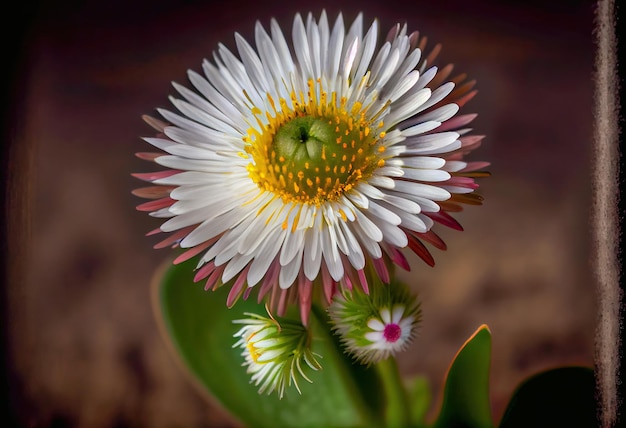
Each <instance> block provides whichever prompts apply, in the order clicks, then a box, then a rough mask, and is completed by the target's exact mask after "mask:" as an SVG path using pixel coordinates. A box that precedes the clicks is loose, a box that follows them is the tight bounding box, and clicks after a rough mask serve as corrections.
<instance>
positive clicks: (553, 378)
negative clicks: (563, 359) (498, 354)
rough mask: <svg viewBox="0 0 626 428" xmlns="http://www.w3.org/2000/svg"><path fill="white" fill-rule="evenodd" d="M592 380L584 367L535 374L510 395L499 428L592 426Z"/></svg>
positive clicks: (589, 372)
mask: <svg viewBox="0 0 626 428" xmlns="http://www.w3.org/2000/svg"><path fill="white" fill-rule="evenodd" d="M596 404H597V403H596V400H595V380H594V376H593V370H592V369H591V368H587V367H560V368H557V369H552V370H547V371H544V372H542V373H539V374H536V375H535V376H532V377H530V378H528V379H527V380H526V381H524V382H523V383H522V384H521V385H520V386H519V387H518V388H517V390H516V391H515V392H514V393H513V397H512V398H511V401H510V402H509V405H508V407H507V409H506V411H505V412H504V416H503V417H502V421H501V422H500V428H517V427H520V428H521V427H539V428H541V427H557V426H562V427H595V426H598V421H597V420H596V414H597V413H596V409H597V407H596Z"/></svg>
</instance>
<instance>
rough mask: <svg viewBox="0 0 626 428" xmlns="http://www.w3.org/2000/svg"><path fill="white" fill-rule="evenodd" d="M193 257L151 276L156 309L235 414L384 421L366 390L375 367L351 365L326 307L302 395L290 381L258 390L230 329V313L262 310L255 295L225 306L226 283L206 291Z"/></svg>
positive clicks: (274, 419)
mask: <svg viewBox="0 0 626 428" xmlns="http://www.w3.org/2000/svg"><path fill="white" fill-rule="evenodd" d="M193 267H194V264H193V262H186V263H183V264H180V265H177V266H171V267H170V268H169V269H168V270H167V271H166V272H165V274H164V275H163V277H162V278H161V281H160V282H159V283H158V284H156V285H157V286H158V291H157V292H158V305H157V311H158V314H157V316H158V317H159V318H160V319H162V321H163V323H164V328H165V331H166V336H167V337H168V338H169V339H170V340H171V344H172V345H173V347H174V348H175V350H176V353H177V354H178V355H179V356H180V358H181V359H182V362H183V363H184V366H185V367H186V369H188V370H189V372H190V373H191V374H192V375H193V377H194V378H195V379H196V380H197V381H198V383H199V384H200V386H201V387H202V388H203V390H204V391H206V392H208V393H209V395H210V396H212V397H213V398H215V399H216V400H217V401H218V402H219V403H220V404H221V405H222V406H223V407H225V408H226V409H227V410H228V411H229V412H230V413H231V414H232V415H233V416H235V417H236V418H237V419H239V420H240V421H241V422H243V423H244V424H245V425H247V426H253V427H259V428H262V427H268V428H277V427H316V428H317V427H366V426H372V427H374V426H381V424H382V423H381V422H380V421H381V416H380V411H381V409H379V408H377V406H375V405H374V404H375V402H377V401H380V400H376V398H377V397H374V400H373V401H372V397H365V395H371V394H372V393H375V392H376V391H377V390H379V389H380V388H379V387H378V378H377V376H376V373H375V371H373V370H366V369H364V368H363V367H361V366H355V365H353V364H352V361H351V360H350V359H349V358H348V357H347V356H345V355H344V353H343V352H342V350H341V349H340V347H339V345H338V343H337V341H336V340H335V337H334V336H333V335H332V334H331V333H330V329H329V326H328V320H327V318H325V311H320V310H314V311H313V312H312V314H311V319H310V327H311V328H312V329H313V337H314V339H313V345H312V348H313V351H314V352H316V353H318V354H320V355H321V356H322V358H321V359H320V360H319V361H320V363H321V365H322V370H319V371H315V372H310V373H308V375H309V377H310V378H311V380H312V381H313V383H311V384H309V383H308V382H301V383H300V387H301V390H302V396H300V395H299V394H298V392H297V391H296V390H295V388H287V391H286V392H285V397H284V398H283V399H282V400H280V399H279V398H278V397H277V396H276V394H272V395H260V394H259V393H258V390H257V388H256V387H255V386H254V385H252V384H250V376H249V375H248V374H247V373H246V370H245V368H244V367H242V364H243V362H244V358H243V357H242V356H241V350H240V349H239V348H236V349H235V348H232V345H233V344H234V343H235V339H234V338H233V334H234V333H235V332H236V331H237V330H238V329H239V326H237V325H235V324H233V322H232V321H233V320H235V319H240V318H243V317H244V315H243V313H244V312H252V313H258V314H266V312H265V307H264V305H261V304H257V303H256V301H255V300H254V299H252V298H251V299H249V300H240V301H239V302H238V303H237V304H235V305H234V307H233V308H231V309H228V308H227V307H226V304H225V302H226V296H227V294H228V291H229V289H230V287H228V286H224V287H221V288H220V289H218V290H217V291H215V292H212V291H210V292H205V291H204V290H203V288H202V285H201V284H195V283H193Z"/></svg>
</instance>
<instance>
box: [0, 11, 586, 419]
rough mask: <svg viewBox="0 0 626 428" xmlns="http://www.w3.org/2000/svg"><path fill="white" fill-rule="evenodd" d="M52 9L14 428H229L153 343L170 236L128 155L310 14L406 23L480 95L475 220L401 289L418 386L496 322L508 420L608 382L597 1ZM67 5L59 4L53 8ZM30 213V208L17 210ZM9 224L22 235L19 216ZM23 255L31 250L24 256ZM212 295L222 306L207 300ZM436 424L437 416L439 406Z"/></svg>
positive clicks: (21, 137)
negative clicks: (419, 307)
mask: <svg viewBox="0 0 626 428" xmlns="http://www.w3.org/2000/svg"><path fill="white" fill-rule="evenodd" d="M52 3H53V2H45V1H44V2H40V3H39V4H38V7H37V9H36V12H37V14H36V17H35V18H33V19H32V20H30V24H31V26H30V30H29V32H28V33H27V35H28V38H27V39H26V41H27V42H26V43H25V44H24V46H23V52H22V53H23V55H24V57H23V58H24V62H23V63H22V64H23V67H22V69H21V70H22V72H21V73H20V74H19V76H18V79H16V84H19V85H20V88H19V90H18V91H16V93H17V94H19V107H20V108H21V109H20V110H19V114H20V117H19V121H18V123H17V125H19V126H18V127H17V132H16V133H15V136H16V139H15V141H14V142H13V144H14V146H13V148H14V152H15V153H16V154H17V157H16V158H14V159H13V160H12V162H14V163H13V166H14V167H16V168H19V169H17V170H16V171H13V172H12V173H15V174H16V175H13V177H17V179H18V180H19V183H17V187H15V189H18V190H16V191H15V193H16V194H15V195H14V196H16V199H15V201H17V202H18V203H19V204H20V205H21V208H20V209H22V210H23V211H19V212H18V214H15V211H13V214H12V218H13V219H14V220H15V223H14V225H13V227H12V228H10V229H9V236H8V237H7V242H8V244H7V245H9V248H11V247H10V245H11V244H10V243H11V242H13V241H12V240H16V239H20V241H18V245H16V246H15V250H14V251H13V250H11V251H9V252H8V253H7V254H8V256H9V257H8V260H9V262H11V261H13V262H15V263H17V264H16V265H15V266H16V268H15V269H14V270H13V276H11V277H10V278H11V279H12V281H10V282H9V283H8V284H6V290H5V291H6V311H5V315H4V317H5V320H6V322H5V326H4V333H5V335H6V343H7V354H6V355H7V358H8V364H9V369H10V371H9V375H10V376H9V377H10V378H9V380H10V382H11V383H10V386H11V389H10V397H9V398H10V401H9V402H8V403H9V406H10V407H11V410H12V412H13V414H14V416H15V417H16V418H17V421H18V423H19V425H21V426H33V427H52V426H55V427H59V426H63V427H64V426H80V427H110V426H120V427H121V426H150V427H170V426H206V427H212V426H218V427H219V426H229V422H227V419H226V417H225V414H224V412H222V411H221V410H219V409H218V408H217V407H216V406H215V405H213V404H209V403H207V402H206V401H205V400H204V399H203V398H202V396H201V395H200V394H199V393H198V392H197V391H196V390H195V389H194V388H193V387H192V386H191V385H190V383H189V382H188V379H187V378H186V377H185V374H184V373H183V371H182V370H181V368H180V367H178V366H177V365H176V362H175V359H174V358H173V357H172V355H170V353H169V350H168V349H167V348H166V346H165V345H164V341H163V339H162V338H161V337H160V335H159V332H158V330H157V328H156V323H155V320H154V317H153V313H152V308H151V304H150V289H149V285H150V280H151V277H152V274H153V272H154V270H155V268H156V267H157V266H158V265H159V264H160V263H161V262H162V260H164V259H165V258H166V257H168V256H170V255H171V253H170V252H169V251H168V250H161V251H155V250H153V249H152V248H151V246H152V245H153V244H155V243H156V242H157V240H158V239H157V238H155V237H150V238H146V237H144V236H143V235H144V233H145V232H147V231H149V230H151V229H153V228H155V227H157V226H158V224H159V222H158V221H156V220H155V219H152V218H150V217H148V216H147V215H145V214H143V213H139V212H136V211H135V209H134V206H135V205H137V204H138V203H139V202H141V201H140V200H139V199H137V198H135V197H133V196H132V195H131V193H130V192H131V190H132V189H133V188H135V187H138V186H139V185H140V184H141V183H140V182H138V181H137V180H134V179H133V178H132V177H130V173H131V172H142V171H145V170H148V168H149V165H147V164H144V163H143V162H141V161H139V160H138V159H136V158H135V157H134V155H133V154H134V153H135V152H138V151H145V150H148V148H149V146H148V145H147V144H146V143H144V142H142V141H141V139H140V137H141V136H147V135H151V134H152V131H151V129H150V128H148V126H147V125H145V124H144V123H143V122H142V121H141V119H140V116H141V115H142V114H145V113H148V114H153V113H154V108H155V107H169V102H168V100H167V96H168V95H170V94H173V93H174V90H173V89H172V87H171V85H170V82H171V81H172V80H174V81H177V82H179V83H187V80H186V70H187V69H189V68H192V69H194V70H200V65H201V61H202V59H203V58H211V53H212V51H213V50H214V49H215V47H216V45H217V43H218V42H220V41H221V42H224V43H225V44H226V45H227V46H229V47H230V48H234V46H235V44H234V39H233V32H235V31H238V32H240V33H242V34H243V35H244V36H246V37H247V38H248V39H250V37H251V35H252V34H253V25H254V22H255V21H256V20H257V19H258V20H261V22H262V23H263V24H264V25H266V27H267V25H268V24H269V20H270V18H271V17H276V18H277V19H278V20H279V22H280V23H281V24H282V26H283V28H286V29H287V30H289V29H290V27H291V20H292V18H293V15H294V13H295V12H297V11H301V12H308V11H309V10H310V11H312V12H314V14H315V15H316V16H319V12H320V11H321V9H322V8H325V9H326V11H327V12H328V14H329V17H330V18H331V19H334V17H335V16H336V13H337V12H338V11H340V10H341V11H343V13H344V17H345V18H346V21H351V20H352V19H353V18H354V17H355V16H356V13H357V11H359V10H362V11H363V12H364V17H365V21H366V22H368V23H369V22H371V20H372V19H374V18H378V19H379V20H380V23H381V30H383V32H386V30H387V29H388V28H390V27H391V25H393V24H395V23H396V22H402V23H403V22H407V23H408V25H409V29H417V30H419V31H420V32H422V33H423V34H426V35H428V36H429V39H430V40H431V43H430V46H433V43H436V42H441V43H443V52H442V54H441V56H440V61H439V64H441V63H442V62H445V63H447V62H454V63H455V64H456V69H455V70H456V71H458V72H460V71H465V72H467V73H468V75H469V76H470V77H471V78H475V79H476V80H477V82H478V83H477V88H478V90H479V93H478V96H477V97H476V98H475V99H474V100H472V101H471V102H470V103H469V104H468V105H467V106H466V108H465V110H464V111H465V112H477V113H479V116H478V118H477V119H476V120H475V121H474V129H475V132H476V133H478V134H486V135H487V138H486V139H485V142H484V145H483V147H482V148H481V149H479V150H478V151H477V152H476V153H475V154H473V156H472V159H473V160H488V161H491V162H492V164H493V165H492V167H491V172H492V174H493V176H492V177H491V178H489V179H486V180H482V181H481V182H480V184H481V188H480V192H481V193H482V194H483V195H484V196H485V199H486V200H485V204H484V206H482V207H470V208H468V209H467V210H466V211H465V212H463V213H460V214H459V215H457V216H456V218H457V219H458V220H459V221H460V222H461V223H462V224H463V225H464V227H465V231H464V232H454V231H449V230H445V229H443V228H439V231H440V232H441V235H442V237H443V238H444V239H445V240H446V242H447V243H448V247H449V249H448V251H447V252H445V253H443V252H439V251H437V250H433V253H434V255H435V259H436V263H437V264H436V266H435V267H434V268H429V267H428V266H426V265H424V264H422V263H419V262H417V261H416V263H414V264H413V266H414V268H413V271H412V272H411V273H410V274H407V275H405V278H406V279H407V280H408V281H410V282H411V284H412V285H413V286H414V287H415V289H416V290H417V291H418V292H419V293H420V295H421V298H422V302H423V312H424V321H423V324H422V328H421V334H420V336H419V338H418V339H417V340H416V341H415V343H414V344H413V346H412V347H411V348H410V350H409V351H408V352H406V353H404V354H402V355H401V356H400V364H401V368H402V370H403V372H404V373H406V374H407V375H410V374H418V373H419V374H424V375H426V376H427V377H428V379H429V380H430V382H431V384H432V386H433V388H434V389H435V391H437V390H438V386H439V384H440V382H441V380H442V378H443V376H444V374H445V371H446V369H447V366H448V364H449V362H450V360H451V359H452V357H453V356H454V354H455V352H456V350H457V349H458V347H459V346H460V345H462V343H463V342H464V341H465V340H466V339H467V337H468V336H469V335H471V334H472V333H473V332H474V330H475V329H476V328H477V327H478V326H480V325H481V324H483V323H486V324H488V325H489V327H490V330H491V332H492V335H493V353H492V355H493V357H492V371H491V376H492V378H491V397H492V402H493V411H494V415H495V417H496V419H499V417H500V416H501V413H502V411H503V406H504V405H505V403H506V402H507V401H508V399H509V398H510V394H511V393H512V391H513V389H514V388H515V387H516V386H517V384H518V383H519V382H520V381H521V380H522V379H524V378H525V377H527V376H529V375H531V374H533V373H536V372H537V371H539V370H542V369H546V368H550V367H554V366H557V365H564V364H584V365H591V364H593V346H594V328H595V296H594V284H593V282H592V277H591V271H590V249H589V246H590V236H589V235H590V230H591V225H590V220H589V214H590V212H589V208H590V201H591V186H590V179H591V175H590V154H591V132H592V117H593V111H592V109H593V104H592V97H593V93H592V88H593V81H592V72H593V60H594V56H593V55H594V45H593V39H592V31H593V7H594V4H593V3H592V2H590V1H589V2H574V1H564V0H561V1H553V2H539V1H533V2H523V1H518V2H506V4H505V3H503V2H498V1H496V0H487V1H476V2H464V1H460V0H458V1H457V0H455V1H442V2H427V1H418V0H414V1H406V2H405V1H395V0H387V1H380V2H374V1H369V2H364V1H343V0H334V1H317V2H309V3H306V2H293V3H289V4H284V3H283V4H280V3H278V2H260V1H258V2H255V1H248V0H233V1H229V2H204V1H165V0H152V1H147V0H139V1H131V0H127V1H120V0H115V1H107V2H96V1H87V0H82V1H81V0H72V1H68V2H62V4H57V3H55V4H54V5H53V4H52ZM59 3H61V2H59ZM13 208H15V206H14V207H13ZM10 218H11V216H10ZM24 238H25V239H24ZM207 297H209V296H207ZM433 406H434V407H436V406H437V403H436V402H435V403H434V404H433Z"/></svg>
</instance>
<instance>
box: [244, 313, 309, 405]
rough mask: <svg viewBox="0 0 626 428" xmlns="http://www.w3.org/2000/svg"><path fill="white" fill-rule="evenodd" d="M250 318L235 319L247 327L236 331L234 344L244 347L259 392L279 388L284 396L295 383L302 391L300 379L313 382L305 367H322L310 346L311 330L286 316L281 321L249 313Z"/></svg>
mask: <svg viewBox="0 0 626 428" xmlns="http://www.w3.org/2000/svg"><path fill="white" fill-rule="evenodd" d="M245 315H246V316H247V317H248V318H245V319H240V320H235V321H233V322H234V323H235V324H243V327H241V329H240V330H239V331H238V332H237V333H235V335H234V336H235V337H238V338H239V340H238V341H237V342H236V343H235V345H234V346H233V347H240V348H242V349H243V353H242V354H241V355H242V356H243V357H244V358H245V361H244V363H243V365H244V366H246V367H247V372H248V374H251V375H252V378H251V380H250V382H254V384H255V385H256V386H259V394H262V393H264V392H265V393H267V394H268V395H269V394H271V393H272V392H274V391H276V392H277V394H278V396H279V398H283V395H284V393H285V388H286V387H287V386H291V385H294V386H295V387H296V389H297V390H298V392H299V393H300V386H299V385H298V379H299V378H301V379H304V380H306V381H307V382H311V379H309V377H308V376H307V375H306V373H305V372H304V368H305V367H307V366H308V367H309V368H310V369H312V370H315V371H317V370H319V369H321V366H320V364H319V363H318V361H317V360H316V358H315V357H316V354H315V353H313V351H312V350H311V348H310V341H311V339H310V333H309V330H307V329H306V328H305V327H304V326H303V325H302V324H300V323H298V322H295V321H292V320H289V319H282V320H281V321H280V323H279V322H278V321H277V320H275V319H273V318H267V317H263V316H261V315H258V314H253V313H246V314H245Z"/></svg>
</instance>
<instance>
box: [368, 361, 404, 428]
mask: <svg viewBox="0 0 626 428" xmlns="http://www.w3.org/2000/svg"><path fill="white" fill-rule="evenodd" d="M375 367H376V370H377V371H378V374H379V375H380V379H381V381H382V383H383V390H384V392H385V399H386V400H387V402H386V410H385V422H386V427H387V428H405V427H408V426H409V420H410V414H409V410H410V409H409V405H408V400H407V395H406V391H405V389H404V385H403V383H402V378H401V376H400V372H399V370H398V364H397V363H396V360H395V358H393V357H390V358H387V359H385V360H382V361H380V362H379V363H377V364H376V365H375Z"/></svg>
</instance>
